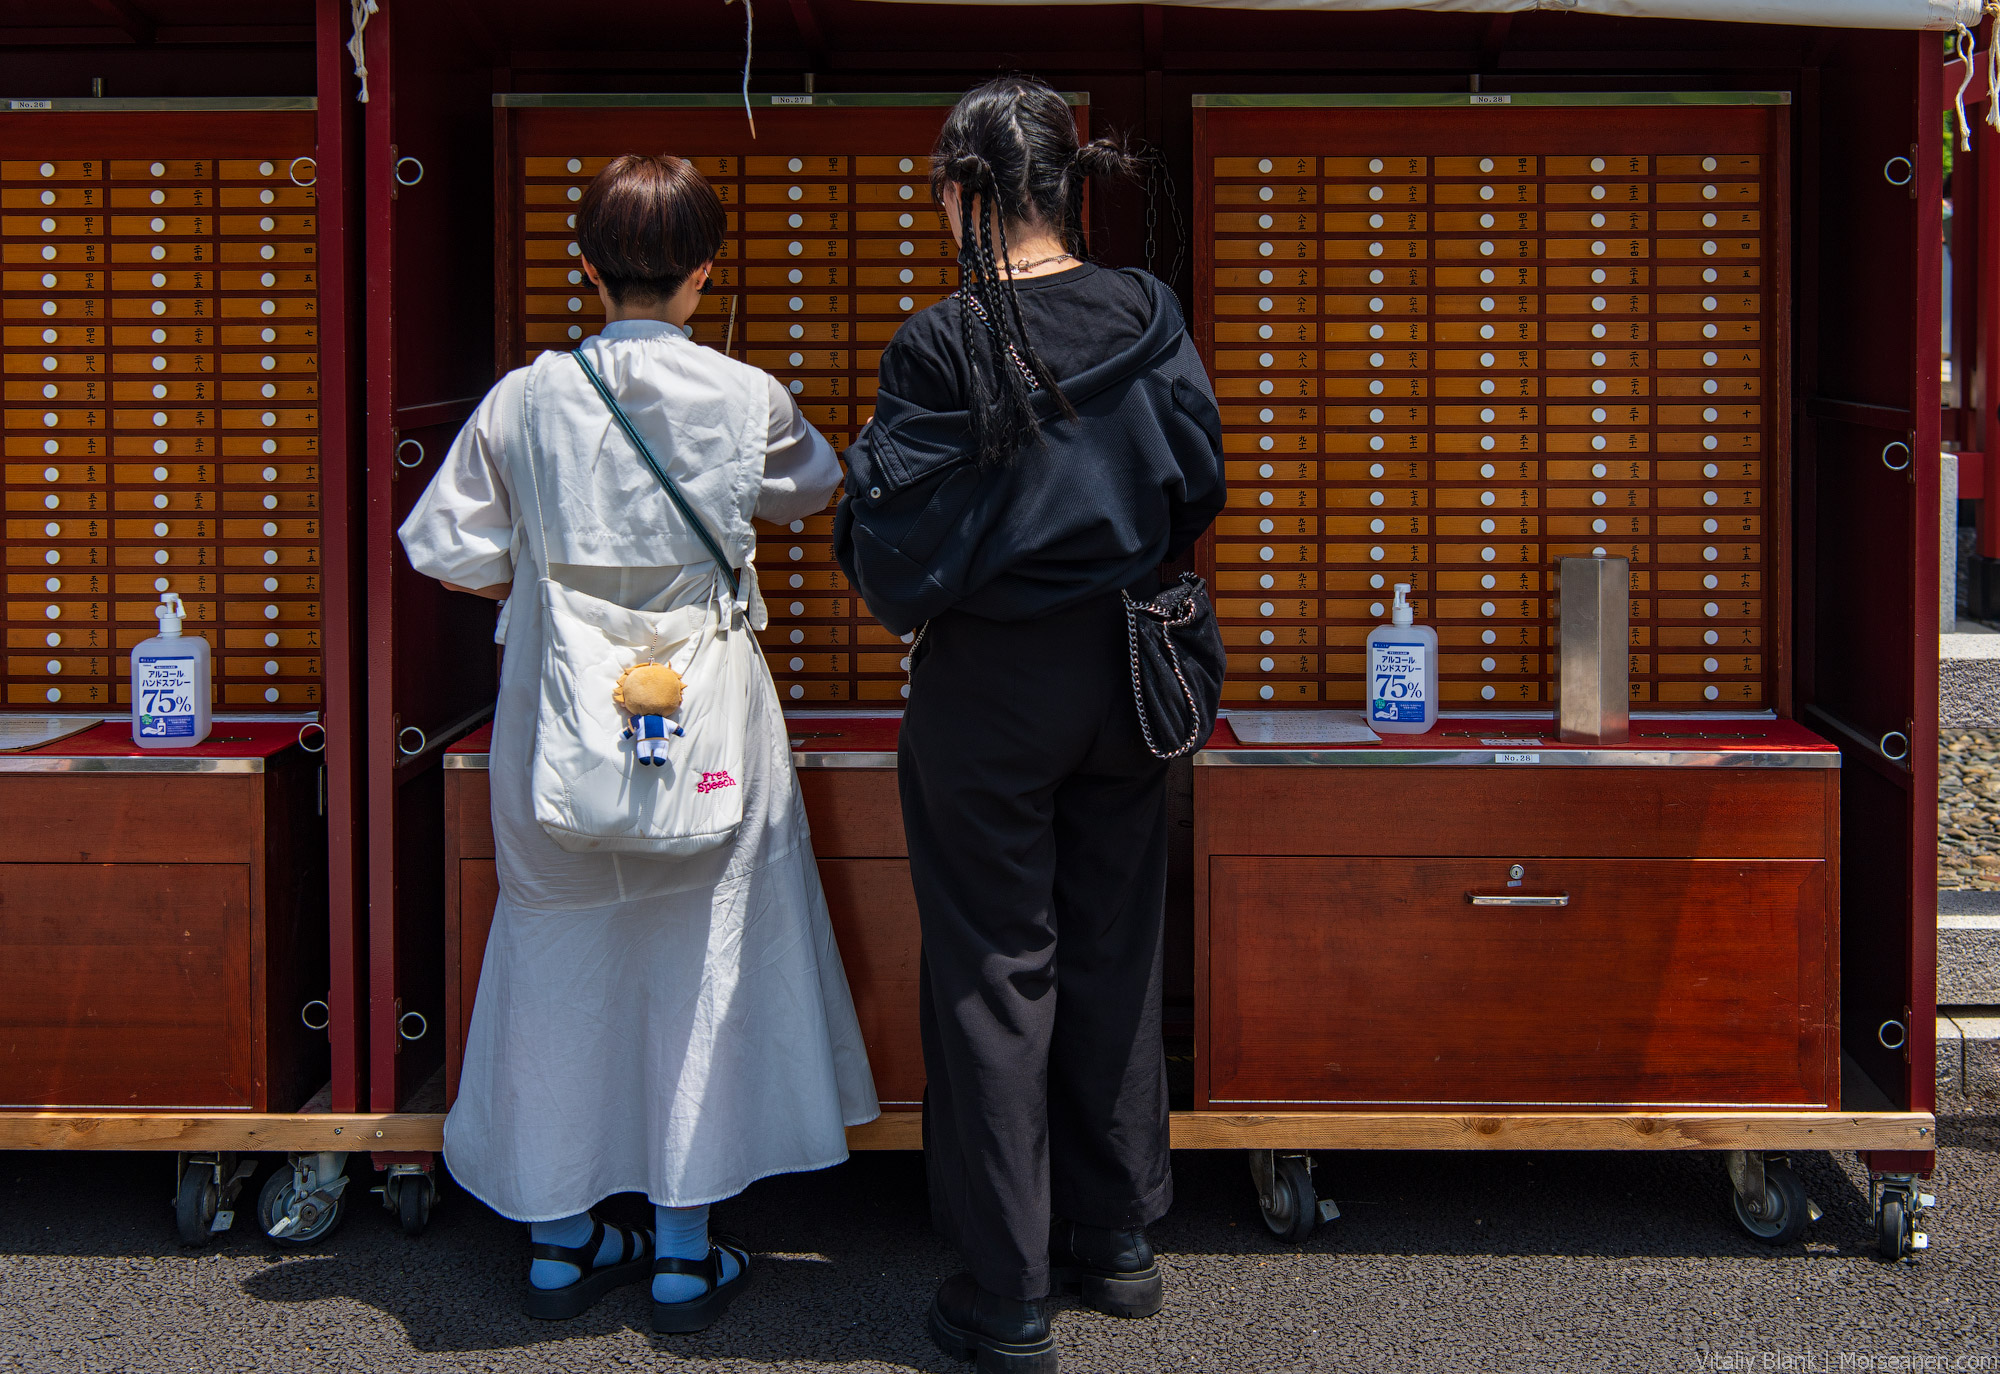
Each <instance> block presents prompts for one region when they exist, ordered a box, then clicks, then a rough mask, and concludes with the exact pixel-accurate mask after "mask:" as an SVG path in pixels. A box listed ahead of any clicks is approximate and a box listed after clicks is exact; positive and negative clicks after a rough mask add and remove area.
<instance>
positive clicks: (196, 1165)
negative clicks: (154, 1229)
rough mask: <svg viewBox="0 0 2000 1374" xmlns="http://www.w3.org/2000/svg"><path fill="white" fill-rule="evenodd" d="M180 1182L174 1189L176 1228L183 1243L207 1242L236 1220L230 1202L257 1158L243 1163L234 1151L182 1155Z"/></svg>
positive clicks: (255, 1170) (232, 1201)
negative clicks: (239, 1161) (238, 1160)
mask: <svg viewBox="0 0 2000 1374" xmlns="http://www.w3.org/2000/svg"><path fill="white" fill-rule="evenodd" d="M178 1163H179V1165H180V1184H179V1186H178V1187H177V1188H176V1189H175V1192H174V1230H175V1231H177V1232H178V1233H179V1234H180V1239H181V1244H183V1245H206V1244H208V1242H209V1240H210V1239H211V1238H212V1237H213V1236H214V1235H215V1234H216V1233H217V1232H219V1231H227V1230H228V1229H229V1228H230V1227H231V1226H232V1225H233V1224H234V1223H235V1221H236V1213H235V1212H234V1211H233V1210H232V1209H231V1205H232V1204H233V1203H234V1202H235V1201H236V1194H237V1193H239V1192H241V1191H242V1188H243V1184H244V1182H245V1181H246V1180H248V1179H249V1177H250V1175H252V1174H254V1173H256V1172H257V1161H256V1160H255V1159H246V1160H243V1161H242V1162H241V1163H238V1162H237V1158H236V1156H235V1154H233V1153H222V1154H206V1155H182V1156H180V1157H179V1160H178Z"/></svg>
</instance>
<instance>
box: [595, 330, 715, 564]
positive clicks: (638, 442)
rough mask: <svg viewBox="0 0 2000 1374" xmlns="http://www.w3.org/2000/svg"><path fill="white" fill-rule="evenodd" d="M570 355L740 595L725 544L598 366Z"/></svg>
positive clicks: (709, 554) (668, 497) (668, 496)
mask: <svg viewBox="0 0 2000 1374" xmlns="http://www.w3.org/2000/svg"><path fill="white" fill-rule="evenodd" d="M569 356H570V357H572V358H574V359H576V365H577V366H578V367H580V368H582V369H583V375H584V376H586V377H588V378H590V384H591V385H592V386H594V387H596V388H597V394H598V395H599V396H602V397H603V398H604V404H605V405H607V406H609V407H611V418H612V419H614V420H616V421H617V422H618V428H620V429H622V430H624V431H625V437H626V438H627V439H630V440H631V441H632V447H634V448H636V449H638V450H639V457H640V458H642V459H644V460H645V463H646V469H647V471H649V472H651V473H652V474H653V476H654V477H655V478H656V479H657V480H658V481H659V484H660V487H661V488H662V490H664V491H665V492H666V493H667V499H668V500H669V501H672V502H673V503H674V509H675V510H677V511H679V512H680V513H681V519H683V520H685V521H687V522H688V524H689V525H691V526H693V528H694V532H695V533H696V534H697V535H699V536H700V538H701V546H702V547H703V548H705V549H707V550H708V556H709V557H710V558H713V559H714V560H715V566H716V567H718V568H720V569H721V570H722V575H723V577H724V578H726V579H727V580H728V582H729V594H730V595H731V596H740V595H741V591H740V589H739V586H738V578H739V576H740V574H739V573H738V571H737V569H736V568H735V567H734V566H733V565H731V563H730V561H729V558H728V556H727V555H726V554H724V553H723V552H722V545H720V544H718V543H717V542H716V541H715V536H714V535H712V534H710V533H709V532H708V525H707V524H706V523H705V522H704V521H703V520H702V518H701V517H700V516H699V515H697V514H695V510H694V507H692V506H690V505H689V504H688V503H687V498H686V497H684V496H682V495H681V489H680V488H679V487H677V486H675V485H674V479H673V478H671V477H669V476H667V474H666V470H665V469H663V468H662V467H661V466H660V464H659V460H658V459H656V458H654V457H653V450H652V449H650V448H648V447H647V446H646V441H645V440H644V439H642V438H640V437H639V431H638V430H636V429H634V428H633V427H632V422H631V420H629V419H627V418H626V415H625V411H624V408H623V407H621V406H620V405H619V404H618V398H617V397H615V396H613V395H612V394H611V388H610V387H607V386H606V385H605V384H604V381H603V379H602V378H601V377H599V376H598V375H597V369H596V368H594V367H592V366H591V365H590V359H588V358H586V357H584V356H583V350H582V349H580V348H578V349H572V350H571V351H570V355H569Z"/></svg>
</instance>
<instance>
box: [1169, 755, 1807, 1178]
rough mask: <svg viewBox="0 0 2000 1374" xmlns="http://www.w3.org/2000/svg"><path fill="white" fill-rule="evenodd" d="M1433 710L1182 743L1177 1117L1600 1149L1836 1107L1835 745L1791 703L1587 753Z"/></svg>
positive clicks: (1430, 1142)
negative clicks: (1186, 787) (1191, 800)
mask: <svg viewBox="0 0 2000 1374" xmlns="http://www.w3.org/2000/svg"><path fill="white" fill-rule="evenodd" d="M1449 724H1450V725H1451V727H1452V728H1451V729H1449V730H1446V729H1445V728H1443V727H1440V728H1439V730H1437V731H1434V732H1432V733H1431V734H1428V735H1424V736H1404V737H1399V738H1398V739H1396V740H1393V741H1390V742H1387V743H1385V744H1383V745H1381V746H1379V747H1362V746H1353V747H1349V748H1330V749H1324V750H1317V751H1307V750H1292V751H1290V752H1288V753H1260V752H1259V751H1257V750H1256V749H1253V748H1246V747H1243V746H1241V745H1240V744H1238V745H1234V746H1233V747H1232V745H1230V744H1227V743H1226V744H1225V745H1224V746H1223V748H1222V749H1221V750H1217V749H1215V748H1214V747H1213V746H1212V747H1211V750H1210V751H1209V752H1208V753H1206V754H1204V755H1202V756H1200V757H1198V758H1197V761H1196V762H1197V765H1198V766H1197V767H1196V768H1195V865H1196V874H1197V879H1196V940H1197V958H1196V979H1197V989H1198V992H1197V1040H1198V1044H1197V1053H1196V1059H1195V1096H1194V1105H1195V1107H1196V1108H1197V1109H1198V1110H1199V1111H1203V1112H1252V1113H1260V1114H1270V1115H1277V1114H1290V1113H1300V1114H1302V1115H1310V1114H1313V1113H1354V1114H1356V1117H1357V1119H1358V1120H1368V1121H1374V1122H1378V1123H1405V1122H1411V1121H1415V1122H1419V1123H1422V1124H1421V1129H1416V1128H1406V1127H1405V1126H1402V1125H1398V1126H1397V1127H1396V1129H1397V1130H1399V1131H1402V1130H1406V1129H1416V1134H1415V1135H1414V1136H1413V1137H1412V1138H1411V1139H1412V1143H1411V1145H1410V1148H1424V1149H1441V1148H1451V1145H1450V1143H1449V1139H1448V1137H1450V1136H1451V1134H1452V1133H1453V1132H1454V1131H1456V1130H1460V1129H1471V1128H1470V1127H1467V1126H1464V1125H1463V1124H1462V1123H1464V1122H1472V1121H1494V1122H1512V1123H1516V1124H1515V1125H1514V1126H1512V1127H1510V1128H1508V1130H1509V1133H1510V1134H1511V1135H1512V1136H1513V1137H1514V1138H1516V1139H1519V1140H1521V1141H1522V1142H1523V1143H1522V1144H1521V1145H1520V1146H1519V1147H1518V1148H1548V1147H1547V1146H1546V1145H1544V1144H1543V1143H1541V1142H1542V1141H1543V1139H1544V1137H1545V1136H1546V1135H1547V1131H1545V1130H1543V1129H1542V1128H1541V1127H1534V1128H1532V1129H1530V1127H1529V1126H1528V1125H1527V1124H1525V1123H1531V1122H1541V1121H1551V1122H1557V1123H1560V1125H1559V1131H1579V1130H1580V1131H1585V1132H1588V1133H1590V1135H1591V1138H1592V1139H1593V1140H1595V1141H1597V1142H1598V1143H1597V1144H1595V1145H1593V1146H1592V1147H1591V1148H1618V1146H1617V1145H1616V1143H1615V1142H1616V1141H1617V1140H1618V1139H1619V1138H1620V1135H1621V1132H1625V1131H1627V1130H1628V1129H1629V1128H1627V1127H1625V1126H1621V1125H1619V1124H1617V1123H1619V1122H1623V1121H1644V1122H1675V1121H1681V1120H1693V1121H1728V1120H1733V1119H1734V1118H1735V1114H1740V1113H1756V1112H1768V1113H1774V1114H1776V1113H1795V1112H1799V1111H1807V1112H1810V1111H1814V1110H1818V1111H1830V1110H1833V1109H1837V1108H1838V1107H1839V1106H1840V1105H1841V1080H1840V1067H1841V1058H1840V1048H1841V1047H1840V1036H1839V1026H1840V975H1839V962H1840V937H1839V923H1838V918H1837V912H1838V899H1839V874H1838V868H1839V852H1840V850H1839V837H1838V817H1839V798H1840V773H1839V771H1838V769H1837V767H1835V766H1833V765H1834V763H1835V762H1836V760H1837V755H1836V754H1835V753H1834V751H1833V750H1832V748H1831V746H1828V745H1826V744H1824V743H1823V742H1822V741H1819V740H1817V739H1815V738H1813V737H1812V736H1810V735H1809V734H1807V733H1806V732H1805V731H1803V730H1801V729H1799V728H1798V727H1797V726H1796V725H1793V724H1792V723H1791V722H1788V721H1754V722H1753V721H1731V722H1729V723H1728V727H1727V729H1726V730H1725V729H1723V727H1720V726H1714V725H1707V724H1704V726H1701V727H1694V726H1688V725H1685V724H1681V723H1664V724H1661V723H1649V724H1647V725H1646V726H1644V727H1640V729H1643V731H1644V732H1645V735H1642V734H1641V733H1640V730H1638V729H1635V734H1634V739H1633V742H1632V743H1631V744H1630V745H1628V746H1617V747H1613V748H1597V749H1591V750H1587V751H1586V750H1581V749H1573V748H1570V747H1568V746H1565V745H1563V744H1561V743H1560V742H1559V741H1554V740H1548V739H1545V738H1537V737H1535V736H1534V735H1532V734H1530V735H1528V737H1527V739H1526V742H1525V743H1524V744H1522V745H1521V746H1520V747H1519V748H1518V749H1517V748H1515V747H1513V746H1514V744H1515V739H1505V740H1499V739H1498V738H1497V737H1499V736H1501V735H1506V734H1511V735H1512V736H1514V737H1515V738H1519V737H1520V736H1522V735H1523V733H1524V731H1529V730H1533V728H1534V727H1532V726H1526V727H1524V726H1523V725H1521V724H1520V723H1518V722H1509V723H1507V724H1506V725H1501V724H1498V723H1496V724H1494V725H1492V726H1490V727H1486V728H1482V727H1481V726H1480V725H1479V724H1478V723H1476V722H1456V721H1454V722H1450V723H1449ZM1218 733H1219V734H1220V732H1218ZM1481 735H1488V736H1494V737H1496V738H1494V739H1487V740H1484V741H1482V740H1480V738H1479V736H1481ZM1646 736H1651V737H1650V738H1648V737H1646ZM1224 738H1225V739H1226V740H1231V739H1233V735H1232V736H1225V737H1224ZM1496 741H1497V743H1504V744H1506V745H1508V746H1509V747H1508V748H1506V749H1504V750H1503V749H1499V748H1497V747H1496ZM1482 742H1483V743H1484V744H1486V745H1487V749H1485V750H1483V751H1482V750H1481V749H1479V748H1477V747H1476V746H1477V745H1478V744H1480V743H1482ZM1689 1112H1692V1113H1696V1114H1698V1115H1697V1116H1695V1117H1691V1118H1682V1117H1678V1116H1674V1115H1671V1114H1675V1113H1689ZM1407 1113H1417V1114H1419V1115H1416V1116H1409V1115H1405V1114H1407ZM1488 1113H1490V1114H1491V1115H1490V1116H1489V1115H1487V1114H1488ZM1546 1113H1556V1114H1557V1115H1555V1116H1546V1115H1544V1114H1546ZM1569 1113H1597V1114H1600V1115H1595V1116H1592V1117H1583V1116H1580V1115H1579V1116H1571V1115H1567V1114H1569ZM1635 1113H1636V1114H1637V1115H1634V1114H1635ZM1654 1113H1668V1114H1670V1115H1668V1116H1664V1117H1663V1116H1656V1115H1653V1114H1654ZM1711 1113H1721V1114H1722V1115H1721V1116H1719V1117H1717V1116H1711V1115H1709V1114H1711ZM1385 1114H1386V1115H1385ZM1468 1114H1470V1115H1468ZM1454 1122H1458V1123H1461V1124H1457V1125H1455V1124H1452V1123H1454ZM1591 1122H1596V1123H1599V1124H1594V1125H1593V1124H1589V1123H1591ZM1370 1129H1371V1130H1372V1129H1374V1128H1370ZM1676 1129H1677V1128H1676ZM1316 1131H1320V1128H1318V1127H1306V1128H1302V1129H1301V1139H1302V1141H1303V1140H1304V1139H1306V1138H1308V1137H1315V1132H1316ZM1364 1134H1365V1133H1364ZM1321 1138H1323V1131H1321V1134H1320V1136H1318V1137H1315V1138H1314V1145H1315V1147H1317V1148H1325V1147H1324V1146H1323V1145H1320V1144H1319V1143H1318V1140H1319V1139H1321ZM1371 1148H1380V1142H1379V1141H1378V1142H1375V1143H1374V1144H1372V1145H1371ZM1670 1148H1671V1147H1670ZM1692 1148H1743V1147H1741V1146H1734V1147H1722V1146H1708V1145H1696V1146H1694V1147H1692Z"/></svg>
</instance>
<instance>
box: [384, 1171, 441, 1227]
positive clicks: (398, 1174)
mask: <svg viewBox="0 0 2000 1374" xmlns="http://www.w3.org/2000/svg"><path fill="white" fill-rule="evenodd" d="M370 1191H371V1192H374V1193H375V1194H377V1195H378V1196H380V1197H381V1199H382V1207H383V1210H385V1211H387V1212H389V1213H390V1214H391V1215H393V1216H394V1217H395V1218H396V1220H397V1221H399V1222H401V1223H402V1226H403V1234H404V1235H406V1236H421V1235H422V1234H423V1233H424V1231H425V1229H426V1228H427V1227H428V1226H429V1225H430V1224H431V1204H432V1203H434V1202H436V1201H437V1176H436V1175H435V1174H433V1173H432V1172H431V1168H430V1165H428V1164H391V1165H388V1166H387V1167H386V1171H385V1173H384V1175H383V1178H382V1186H381V1187H379V1188H374V1189H371V1190H370Z"/></svg>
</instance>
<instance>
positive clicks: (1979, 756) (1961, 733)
mask: <svg viewBox="0 0 2000 1374" xmlns="http://www.w3.org/2000/svg"><path fill="white" fill-rule="evenodd" d="M1938 886H1939V887H1943V888H1976V889H1978V890H1980V891H1983V892H1996V891H2000V730H1941V731H1939V732H1938Z"/></svg>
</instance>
